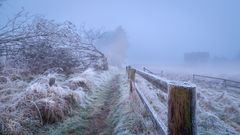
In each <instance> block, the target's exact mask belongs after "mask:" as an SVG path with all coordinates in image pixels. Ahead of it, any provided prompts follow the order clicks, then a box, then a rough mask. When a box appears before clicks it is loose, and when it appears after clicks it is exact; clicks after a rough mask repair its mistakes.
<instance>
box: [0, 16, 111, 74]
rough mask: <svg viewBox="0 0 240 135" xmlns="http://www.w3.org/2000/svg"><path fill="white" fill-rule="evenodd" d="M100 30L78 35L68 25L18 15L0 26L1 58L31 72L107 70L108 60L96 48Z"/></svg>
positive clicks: (74, 28) (66, 23) (72, 27)
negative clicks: (78, 69) (55, 68)
mask: <svg viewBox="0 0 240 135" xmlns="http://www.w3.org/2000/svg"><path fill="white" fill-rule="evenodd" d="M99 35H101V32H100V31H94V30H86V29H84V31H80V33H79V32H77V28H76V26H75V25H74V24H72V23H71V22H68V21H66V22H64V23H61V24H60V23H56V22H54V21H53V20H47V19H44V18H42V17H33V16H28V15H27V14H26V13H25V12H24V11H21V12H19V13H18V14H16V16H15V17H14V18H13V19H10V20H8V22H7V24H6V25H4V26H1V27H0V47H1V49H0V56H5V57H6V58H7V61H8V62H7V63H8V64H9V65H11V66H13V67H17V66H21V67H23V66H25V67H26V68H28V69H31V71H33V72H42V71H43V70H46V69H48V68H52V67H62V68H64V69H70V68H72V67H81V68H82V70H84V69H86V68H88V67H95V68H98V69H107V60H106V58H105V56H104V54H103V53H101V52H100V51H99V50H98V49H97V48H96V47H95V46H94V41H95V39H97V38H99V37H100V36H99Z"/></svg>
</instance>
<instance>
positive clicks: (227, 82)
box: [193, 74, 240, 88]
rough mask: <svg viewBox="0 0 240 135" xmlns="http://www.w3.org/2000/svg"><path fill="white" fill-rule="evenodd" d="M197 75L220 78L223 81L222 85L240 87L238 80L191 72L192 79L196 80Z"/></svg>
mask: <svg viewBox="0 0 240 135" xmlns="http://www.w3.org/2000/svg"><path fill="white" fill-rule="evenodd" d="M197 77H201V78H208V79H214V80H220V81H222V82H223V85H224V87H233V88H240V82H238V81H234V80H229V79H224V78H219V77H212V76H206V75H198V74H193V81H194V80H196V78H197Z"/></svg>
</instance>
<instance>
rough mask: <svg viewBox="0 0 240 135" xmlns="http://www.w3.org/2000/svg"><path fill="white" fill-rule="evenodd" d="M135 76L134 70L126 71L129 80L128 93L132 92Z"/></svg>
mask: <svg viewBox="0 0 240 135" xmlns="http://www.w3.org/2000/svg"><path fill="white" fill-rule="evenodd" d="M135 74H136V69H132V68H130V69H129V70H128V76H129V80H130V91H131V92H133V89H134V88H133V83H135Z"/></svg>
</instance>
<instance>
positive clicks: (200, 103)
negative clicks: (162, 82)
mask: <svg viewBox="0 0 240 135" xmlns="http://www.w3.org/2000/svg"><path fill="white" fill-rule="evenodd" d="M159 75H161V77H165V78H167V79H169V80H178V81H179V80H180V81H189V82H192V83H195V84H196V85H197V124H198V133H199V134H202V135H206V134H208V135H215V134H219V135H229V134H231V135H238V134H239V133H240V99H239V97H240V91H239V89H233V88H224V87H223V85H222V83H221V82H218V81H214V80H195V81H194V82H193V80H192V75H191V74H186V73H182V72H166V71H164V73H163V74H159ZM136 78H138V79H137V82H138V84H139V85H141V88H142V89H141V90H142V91H143V92H144V93H145V96H146V97H147V99H148V100H149V101H150V103H152V105H153V107H154V109H155V111H157V112H158V114H159V116H158V117H159V118H160V119H161V120H162V121H163V122H164V123H165V124H166V125H167V93H164V92H163V91H161V90H159V89H157V88H155V87H154V86H152V85H151V84H150V83H149V82H147V81H146V80H144V79H143V78H141V77H140V76H137V77H136ZM226 78H231V77H227V76H226Z"/></svg>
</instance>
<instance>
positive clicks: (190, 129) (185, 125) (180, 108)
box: [126, 66, 197, 135]
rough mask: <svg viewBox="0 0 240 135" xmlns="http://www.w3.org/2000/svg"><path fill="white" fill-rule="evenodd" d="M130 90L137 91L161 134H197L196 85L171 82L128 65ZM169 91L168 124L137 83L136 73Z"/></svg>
mask: <svg viewBox="0 0 240 135" xmlns="http://www.w3.org/2000/svg"><path fill="white" fill-rule="evenodd" d="M126 70H127V73H128V79H129V82H130V91H131V92H133V91H136V93H137V94H138V96H139V97H140V99H141V101H142V102H143V104H144V107H145V108H146V110H147V111H148V113H149V114H150V116H151V119H152V121H153V123H154V125H155V126H156V128H157V129H158V130H157V131H158V132H159V134H160V135H197V126H196V87H195V86H192V85H190V84H187V83H177V82H170V81H168V80H165V79H163V78H160V77H158V76H155V75H153V74H149V73H146V72H143V71H140V70H136V69H134V68H131V67H130V66H127V67H126ZM136 73H137V74H138V75H140V76H142V77H143V78H144V79H146V80H148V81H149V82H150V83H152V84H153V85H155V86H156V87H158V88H159V89H161V90H162V91H164V92H167V93H168V126H166V125H164V123H163V122H162V121H161V120H159V119H158V118H157V114H156V112H155V111H154V109H153V108H152V107H151V105H150V103H149V102H148V100H147V99H146V97H145V96H144V94H143V93H142V92H141V90H140V88H139V87H138V85H137V84H136V83H135V74H136Z"/></svg>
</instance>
